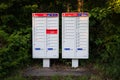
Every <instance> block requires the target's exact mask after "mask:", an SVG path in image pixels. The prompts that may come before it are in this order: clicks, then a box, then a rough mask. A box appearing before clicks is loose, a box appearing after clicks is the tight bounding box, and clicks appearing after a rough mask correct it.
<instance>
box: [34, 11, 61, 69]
mask: <svg viewBox="0 0 120 80" xmlns="http://www.w3.org/2000/svg"><path fill="white" fill-rule="evenodd" d="M32 51H33V53H32V57H33V58H38V59H39V58H43V67H49V66H50V60H49V59H50V58H59V14H58V13H32Z"/></svg>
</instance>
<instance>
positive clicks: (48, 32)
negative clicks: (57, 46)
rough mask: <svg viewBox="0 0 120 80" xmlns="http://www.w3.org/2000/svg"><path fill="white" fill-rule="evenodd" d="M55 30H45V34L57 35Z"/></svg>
mask: <svg viewBox="0 0 120 80" xmlns="http://www.w3.org/2000/svg"><path fill="white" fill-rule="evenodd" d="M57 32H58V30H57V29H46V34H57Z"/></svg>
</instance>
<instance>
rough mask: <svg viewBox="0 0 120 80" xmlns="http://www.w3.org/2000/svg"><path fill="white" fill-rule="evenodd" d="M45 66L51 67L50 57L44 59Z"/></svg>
mask: <svg viewBox="0 0 120 80" xmlns="http://www.w3.org/2000/svg"><path fill="white" fill-rule="evenodd" d="M43 67H50V59H43Z"/></svg>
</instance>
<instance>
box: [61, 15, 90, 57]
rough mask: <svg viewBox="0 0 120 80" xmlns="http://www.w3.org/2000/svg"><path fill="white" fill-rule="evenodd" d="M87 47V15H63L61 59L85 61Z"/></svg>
mask: <svg viewBox="0 0 120 80" xmlns="http://www.w3.org/2000/svg"><path fill="white" fill-rule="evenodd" d="M88 46H89V17H88V14H86V13H63V15H62V58H72V59H74V58H75V59H87V58H88V54H89V53H88V51H89V50H88V49H89V47H88ZM65 49H68V50H65Z"/></svg>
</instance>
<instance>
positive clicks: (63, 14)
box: [62, 13, 78, 17]
mask: <svg viewBox="0 0 120 80" xmlns="http://www.w3.org/2000/svg"><path fill="white" fill-rule="evenodd" d="M62 16H66V17H71V16H74V17H76V16H78V13H62Z"/></svg>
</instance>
